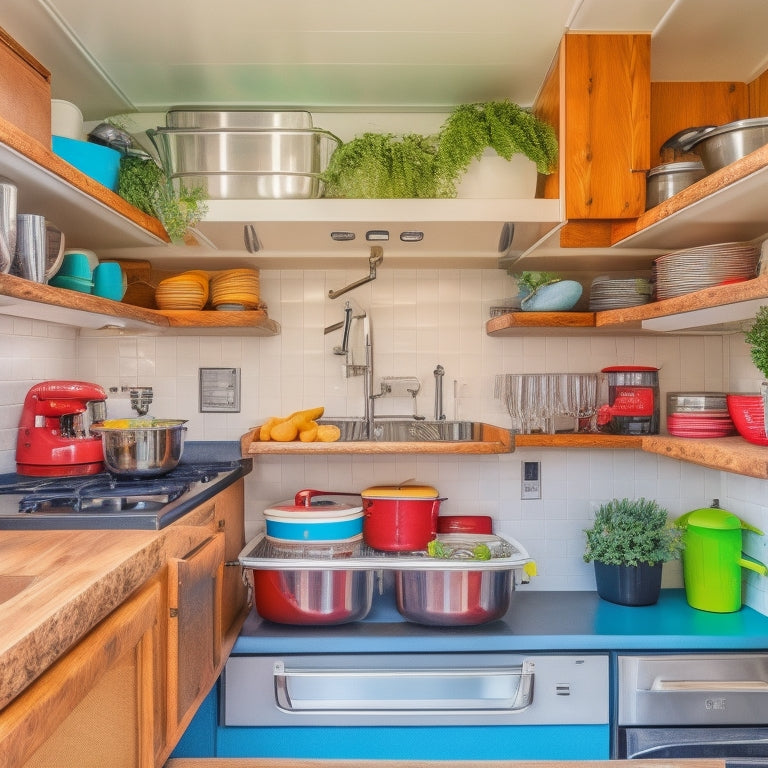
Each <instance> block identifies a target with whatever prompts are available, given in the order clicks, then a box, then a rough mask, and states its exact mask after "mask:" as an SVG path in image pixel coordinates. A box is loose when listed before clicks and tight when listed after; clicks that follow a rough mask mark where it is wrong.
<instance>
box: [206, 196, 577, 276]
mask: <svg viewBox="0 0 768 768" xmlns="http://www.w3.org/2000/svg"><path fill="white" fill-rule="evenodd" d="M561 222H562V218H561V206H560V201H559V200H537V199H521V200H506V199H451V200H325V199H321V200H211V201H209V203H208V214H207V216H206V217H205V219H204V221H202V222H201V223H200V224H199V225H198V227H197V229H198V231H199V233H200V235H202V237H201V238H200V240H201V241H202V242H201V251H206V252H207V254H208V256H211V255H213V254H212V253H211V249H213V250H214V251H218V252H221V255H222V256H223V255H225V254H227V255H235V254H240V255H241V256H242V255H244V254H248V255H249V256H251V257H252V258H253V259H254V261H255V262H256V263H258V264H259V265H261V266H264V267H267V268H269V267H279V266H281V265H284V266H287V265H288V262H290V264H291V266H304V267H308V268H311V267H321V266H322V267H323V268H334V267H341V266H347V265H349V264H350V263H351V262H352V261H353V260H356V259H360V258H363V259H367V257H368V253H369V250H370V247H371V246H372V245H380V246H382V247H383V249H384V257H385V261H386V263H387V265H388V266H391V267H398V266H401V267H406V266H407V267H419V266H424V267H430V266H431V267H436V266H442V267H451V266H455V267H468V266H474V267H478V268H489V267H497V266H498V261H499V258H501V257H502V256H507V257H509V256H517V255H520V254H522V253H525V252H526V251H527V250H528V249H530V248H531V247H532V246H534V245H535V244H536V243H538V242H539V241H540V240H542V238H545V237H546V236H547V235H549V234H550V233H551V232H553V231H554V230H556V229H557V228H558V227H560V225H561ZM246 229H247V231H248V240H247V241H246ZM206 241H207V242H206ZM201 255H202V254H201Z"/></svg>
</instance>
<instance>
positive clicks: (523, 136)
mask: <svg viewBox="0 0 768 768" xmlns="http://www.w3.org/2000/svg"><path fill="white" fill-rule="evenodd" d="M488 148H490V149H493V150H495V151H496V153H497V154H498V155H499V156H500V157H503V158H504V159H505V160H511V159H512V156H513V155H514V154H516V153H522V154H524V155H526V156H527V157H528V158H529V159H530V160H532V161H533V162H534V163H536V167H537V169H538V170H539V172H540V173H545V174H546V173H552V171H553V170H554V169H555V167H556V165H557V153H558V149H557V138H556V136H555V132H554V130H553V129H552V127H551V126H550V125H548V124H547V123H545V122H543V121H541V120H539V119H538V118H537V117H536V116H535V115H533V114H531V113H530V112H528V111H527V110H525V109H523V108H522V107H520V106H518V105H517V104H514V103H512V102H510V101H508V100H507V101H492V102H486V103H481V104H462V105H460V106H458V107H456V109H454V110H453V112H452V113H451V114H450V115H449V116H448V118H447V119H446V120H445V122H444V123H443V125H442V126H441V128H440V130H439V132H438V133H437V135H435V136H422V135H420V134H416V133H409V134H405V135H403V136H397V135H394V134H391V133H364V134H362V135H361V136H357V137H355V138H354V139H352V140H351V141H349V142H346V143H344V144H342V145H341V146H339V147H338V149H336V151H335V152H334V153H333V155H332V156H331V159H330V162H329V164H328V168H327V169H326V170H325V172H324V173H323V176H322V177H323V181H324V182H325V196H326V197H343V198H379V199H381V198H449V197H455V196H456V185H457V183H458V181H459V179H460V178H461V176H462V175H463V174H464V173H465V172H466V170H467V168H468V167H469V164H470V163H471V162H472V160H475V159H479V158H480V156H481V155H482V154H483V152H484V151H485V150H486V149H488Z"/></svg>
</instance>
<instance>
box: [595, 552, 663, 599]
mask: <svg viewBox="0 0 768 768" xmlns="http://www.w3.org/2000/svg"><path fill="white" fill-rule="evenodd" d="M594 562H595V583H596V584H597V594H598V595H600V597H602V598H603V600H607V601H608V602H609V603H618V604H619V605H653V604H654V603H655V602H656V601H657V600H658V599H659V593H660V592H661V569H662V566H663V563H660V562H659V563H654V564H653V565H648V563H640V565H606V564H605V563H599V562H598V561H597V560H595V561H594Z"/></svg>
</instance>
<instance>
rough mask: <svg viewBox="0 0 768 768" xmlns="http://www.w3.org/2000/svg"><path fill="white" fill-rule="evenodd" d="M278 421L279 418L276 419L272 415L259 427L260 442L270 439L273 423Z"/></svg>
mask: <svg viewBox="0 0 768 768" xmlns="http://www.w3.org/2000/svg"><path fill="white" fill-rule="evenodd" d="M279 422H280V419H278V418H277V417H276V416H272V417H271V418H269V419H267V420H266V421H265V422H264V423H263V424H262V425H261V428H260V429H259V440H261V441H262V442H267V441H268V440H269V439H270V433H271V432H272V427H274V426H275V424H278V423H279Z"/></svg>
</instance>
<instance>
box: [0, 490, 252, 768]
mask: <svg viewBox="0 0 768 768" xmlns="http://www.w3.org/2000/svg"><path fill="white" fill-rule="evenodd" d="M243 493H244V481H243V480H242V479H239V480H237V481H236V482H235V483H233V484H232V485H230V486H229V487H227V488H226V489H224V491H222V492H221V493H220V494H217V495H216V496H213V497H212V498H211V499H209V500H207V501H205V502H203V503H201V504H200V505H198V507H196V508H195V509H193V510H192V511H190V512H189V513H188V514H187V515H185V516H183V517H182V518H181V519H180V520H178V521H176V522H175V523H173V524H172V525H171V526H169V527H168V528H167V529H165V530H164V531H163V532H159V533H158V534H157V536H158V539H157V542H156V547H155V546H153V547H152V549H153V551H154V553H155V556H156V558H157V559H156V560H153V561H152V563H153V566H152V567H151V568H149V569H148V570H147V571H146V574H145V575H144V576H143V578H142V579H141V581H138V582H136V583H137V588H136V589H135V590H134V591H133V592H132V593H131V594H130V596H129V597H128V599H127V600H126V601H125V602H123V603H122V604H121V605H120V606H119V607H118V608H116V609H115V610H114V611H112V612H111V613H110V614H109V615H108V616H107V617H106V618H105V619H103V620H102V621H101V622H100V623H99V624H98V625H96V626H95V628H94V629H92V630H91V631H90V632H89V633H88V634H87V635H85V637H84V638H83V639H82V640H80V641H79V642H77V644H76V645H74V646H72V647H71V648H70V649H69V650H67V651H66V652H65V653H64V654H63V655H61V656H60V657H59V659H58V661H56V662H55V663H54V664H53V665H52V666H50V667H49V668H48V669H47V670H46V671H45V672H43V673H42V674H41V675H40V676H39V677H38V678H37V679H36V680H35V682H33V683H31V684H30V685H29V686H28V687H27V688H26V689H24V690H23V691H22V693H20V694H19V695H18V696H17V697H16V698H15V699H13V700H12V701H11V702H10V703H9V704H8V705H7V706H5V707H4V708H3V709H2V710H0V768H22V766H23V768H97V767H98V768H103V767H104V766H110V768H153V767H154V766H162V765H163V764H164V763H165V761H166V760H167V759H168V756H169V755H170V753H171V751H172V750H173V748H174V747H175V745H176V743H177V741H178V739H179V738H180V736H181V734H182V733H183V731H184V730H185V728H186V727H187V726H188V724H189V722H190V720H191V719H192V717H193V715H194V713H195V711H196V710H197V708H198V706H199V704H200V703H201V702H202V700H203V699H204V698H205V697H206V696H207V695H208V693H209V692H210V690H211V688H212V687H213V685H214V683H215V681H216V679H217V678H218V677H219V675H220V674H221V670H222V668H223V665H224V662H225V660H226V657H227V655H228V654H229V652H230V650H231V648H232V645H233V644H234V641H235V639H236V636H237V634H238V632H239V630H240V627H241V626H242V622H243V621H244V620H245V617H246V615H247V612H248V605H247V590H246V588H245V586H244V584H243V583H242V580H241V577H240V572H241V569H240V568H239V566H238V567H237V568H234V567H233V568H229V567H227V566H226V565H225V563H226V561H229V560H233V561H236V560H237V555H238V554H239V553H240V551H241V550H242V547H243V546H244V544H245V542H244V522H243ZM111 533H112V532H111ZM113 533H114V535H115V536H117V535H119V533H120V532H117V531H115V532H113ZM161 549H162V551H163V554H162V555H161V554H160V552H159V551H158V550H161ZM62 567H66V563H64V564H63V565H62ZM126 567H127V566H126ZM135 567H136V568H139V567H140V566H139V565H136V566H135ZM225 573H226V578H225ZM105 576H106V574H100V575H95V576H94V580H96V579H98V578H101V577H105ZM109 576H110V578H113V579H114V578H117V577H116V576H115V573H110V574H109ZM70 600H71V598H70ZM71 605H72V606H75V605H77V606H78V607H72V608H71V612H73V613H74V612H75V611H80V612H82V610H83V607H82V606H80V605H79V603H78V604H75V603H71ZM72 618H74V617H72ZM77 618H78V619H79V620H80V621H83V617H82V616H81V615H78V617H77ZM66 619H67V614H66V613H65V614H63V619H62V620H66ZM40 640H41V643H43V644H45V643H47V642H51V641H50V638H47V637H41V638H40Z"/></svg>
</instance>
